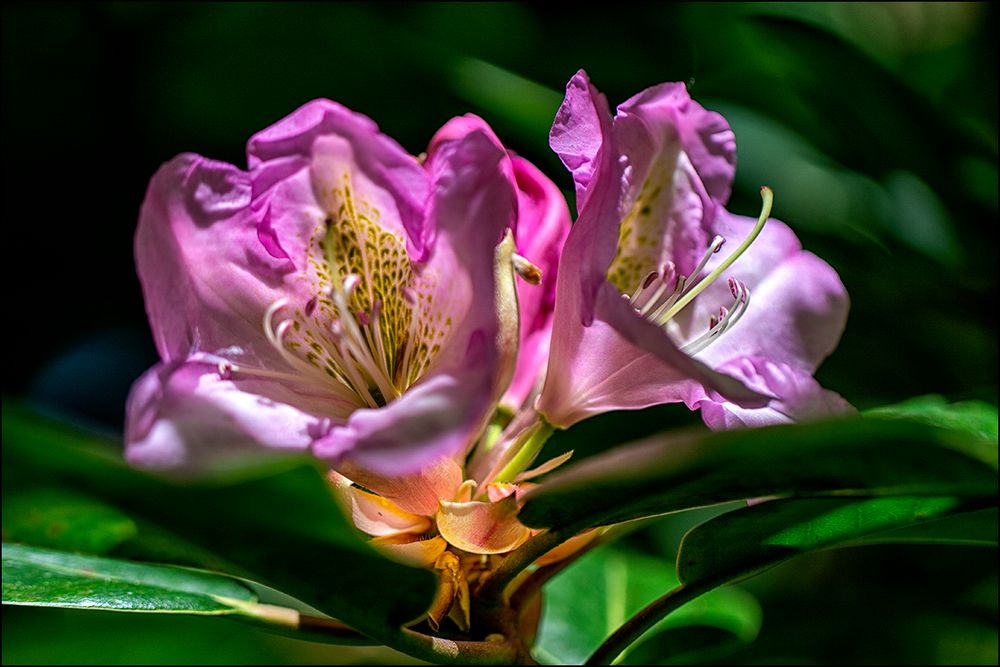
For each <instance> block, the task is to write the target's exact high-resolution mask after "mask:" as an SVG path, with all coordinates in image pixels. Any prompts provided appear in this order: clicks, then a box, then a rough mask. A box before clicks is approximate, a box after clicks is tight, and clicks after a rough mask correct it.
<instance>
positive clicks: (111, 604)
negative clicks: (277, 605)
mask: <svg viewBox="0 0 1000 667" xmlns="http://www.w3.org/2000/svg"><path fill="white" fill-rule="evenodd" d="M255 602H256V597H255V596H254V594H253V593H252V592H251V591H250V589H249V588H247V587H246V586H244V585H242V584H240V583H239V582H237V581H234V580H233V579H231V578H228V577H223V576H219V575H215V574H211V573H208V572H202V571H196V570H189V569H184V568H179V567H171V566H166V565H145V564H140V563H132V562H128V561H122V560H116V559H111V558H101V557H96V556H81V555H79V554H72V553H68V552H65V551H54V550H51V549H39V548H36V547H29V546H24V545H20V544H4V545H3V603H4V604H17V605H32V606H45V607H71V608H81V609H105V610H114V611H141V612H160V613H183V614H233V613H238V612H239V609H240V603H245V604H253V603H255Z"/></svg>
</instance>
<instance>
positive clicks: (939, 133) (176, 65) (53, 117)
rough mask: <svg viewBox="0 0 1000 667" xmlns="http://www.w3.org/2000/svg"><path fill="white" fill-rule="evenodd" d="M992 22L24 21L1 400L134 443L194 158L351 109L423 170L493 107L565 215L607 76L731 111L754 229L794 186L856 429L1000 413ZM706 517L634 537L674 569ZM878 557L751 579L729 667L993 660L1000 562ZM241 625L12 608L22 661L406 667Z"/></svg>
mask: <svg viewBox="0 0 1000 667" xmlns="http://www.w3.org/2000/svg"><path fill="white" fill-rule="evenodd" d="M996 14H997V9H996V6H995V5H991V4H987V3H911V2H907V3H860V4H855V3H740V4H726V3H677V4H667V3H642V4H623V3H618V4H617V5H615V6H613V7H611V8H607V9H604V10H602V11H599V12H595V11H585V10H580V9H570V8H568V7H566V6H561V5H542V4H522V3H377V4H369V3H336V4H318V3H317V4H313V3H302V4H297V3H273V4H253V3H185V4H168V3H135V4H131V3H104V4H83V3H72V4H70V3H64V4H60V3H31V4H28V3H5V4H4V5H3V6H2V17H0V18H2V21H0V36H2V44H0V49H2V51H0V54H2V58H0V75H2V87H0V101H2V113H3V122H2V126H0V141H2V148H3V150H2V154H3V165H4V166H3V169H4V177H3V184H4V185H3V187H4V197H3V204H2V207H3V208H2V211H3V217H4V220H5V221H6V227H5V228H6V231H7V237H6V239H5V247H6V248H8V249H9V251H10V250H13V252H9V253H8V258H7V259H8V261H6V262H5V263H4V266H5V268H4V270H5V272H6V280H7V284H8V285H10V286H11V287H9V288H8V290H7V299H8V322H11V325H10V326H8V327H7V329H6V332H5V334H6V337H7V340H8V344H7V347H8V350H9V352H8V354H7V355H5V358H4V371H5V372H4V392H5V394H10V393H15V394H21V395H29V396H30V397H32V398H34V399H35V400H36V401H38V402H40V403H42V404H45V405H48V406H50V407H51V408H54V409H57V410H61V411H62V412H64V413H67V414H70V415H73V416H74V417H76V418H78V419H83V420H89V421H91V422H94V423H98V424H103V425H104V427H105V428H107V429H108V430H110V431H114V430H116V429H119V428H120V424H121V420H122V413H123V404H124V397H125V393H126V391H127V389H128V386H129V384H130V383H131V381H132V380H133V379H134V378H135V377H136V376H137V375H138V374H139V373H140V372H141V371H142V370H144V368H145V367H147V366H148V365H151V364H152V363H153V362H154V361H155V353H154V351H153V348H152V344H151V341H150V337H149V334H148V329H147V326H146V323H145V316H144V311H143V306H142V300H141V295H140V292H139V287H138V281H137V280H136V279H135V277H134V268H133V265H132V254H131V243H132V233H133V231H134V226H135V221H136V216H137V211H138V207H139V203H140V201H141V199H142V196H143V193H144V190H145V186H146V183H147V182H148V179H149V177H150V176H151V175H152V173H153V172H154V171H155V169H156V168H157V166H158V165H159V164H160V163H162V162H164V161H166V160H167V159H169V158H170V157H172V156H173V155H175V154H177V153H179V152H182V151H195V152H198V153H201V154H204V155H207V156H210V157H214V158H218V159H223V160H228V161H230V162H233V163H236V164H240V165H242V164H245V161H244V160H245V158H244V156H243V146H244V144H245V142H246V140H247V138H248V137H249V136H250V135H251V134H252V133H253V132H256V131H257V130H260V129H262V128H263V127H265V126H267V125H268V124H270V123H272V122H274V121H276V120H277V119H279V118H281V117H282V116H284V115H285V114H287V113H288V112H290V111H291V110H293V109H294V108H295V107H297V106H298V105H300V104H302V103H304V102H306V101H308V100H310V99H313V98H316V97H329V98H331V99H334V100H337V101H339V102H341V103H343V104H345V105H346V106H348V107H350V108H352V109H355V110H357V111H360V112H363V113H366V114H368V115H369V116H371V117H372V118H374V119H375V120H376V121H377V122H378V123H379V125H380V126H381V128H382V129H383V130H384V131H385V132H386V133H388V134H389V135H390V136H392V137H394V138H396V139H397V140H398V141H400V143H402V145H403V146H404V147H405V148H407V149H408V150H409V151H411V152H413V153H419V152H420V151H421V150H423V147H424V145H425V144H426V141H427V140H428V139H429V137H430V136H431V134H432V133H433V132H434V130H436V129H437V128H438V127H439V126H440V125H441V124H443V123H444V122H445V121H446V120H447V119H448V118H449V117H451V116H453V115H456V114H461V113H466V112H469V111H472V112H474V113H477V114H480V115H482V116H483V117H484V118H485V119H486V120H487V121H489V122H490V123H491V124H492V125H493V127H494V128H495V129H496V131H497V133H498V134H499V135H500V136H501V137H502V138H503V139H504V141H505V142H506V143H507V145H508V146H510V147H511V148H513V149H514V150H516V151H518V152H519V153H521V154H523V155H524V156H526V157H528V158H529V159H531V160H532V161H534V162H535V163H536V164H538V165H539V166H540V167H541V168H542V169H543V170H545V171H546V172H547V173H548V174H549V175H550V176H551V177H552V178H553V179H554V180H556V182H557V183H559V185H560V186H562V187H563V188H565V189H566V190H567V192H568V191H569V189H570V181H569V178H568V177H567V175H566V173H565V171H564V170H563V168H562V167H561V165H560V164H559V163H558V160H557V159H556V158H555V156H554V155H553V154H552V153H551V151H549V149H548V147H547V132H548V127H549V125H550V123H551V119H552V115H553V114H554V112H555V109H556V107H557V105H558V103H559V101H560V99H561V91H562V88H563V86H564V84H565V82H566V80H568V79H569V77H570V76H571V75H572V74H573V73H574V72H575V71H576V70H577V69H579V68H585V69H586V70H587V71H588V73H589V74H590V76H591V78H592V80H593V81H594V83H595V84H596V85H597V86H598V88H600V89H601V90H602V91H604V92H605V93H606V94H607V96H608V99H609V101H610V102H611V103H612V105H614V104H617V103H619V102H621V101H624V100H625V99H627V98H628V97H629V96H631V95H632V94H634V93H636V92H638V91H640V90H642V89H643V88H645V87H647V86H649V85H652V84H655V83H659V82H661V81H685V82H687V83H688V86H689V88H690V91H691V94H692V96H693V97H694V98H695V99H697V100H698V101H700V102H701V103H703V104H704V105H705V106H707V107H709V108H712V109H715V110H718V111H720V112H722V113H723V114H724V115H726V117H727V118H728V119H729V121H730V123H731V124H732V126H733V128H734V130H735V132H736V135H737V141H738V157H739V163H738V170H737V177H736V186H735V191H734V195H733V200H732V204H731V208H732V209H733V210H734V211H736V212H740V213H754V212H756V210H757V201H756V200H757V189H758V187H759V186H760V185H761V184H768V185H770V186H771V187H772V188H773V189H774V191H775V193H776V207H775V214H776V216H777V217H779V218H781V219H783V220H784V221H786V222H787V223H789V224H790V225H791V226H792V228H793V229H794V230H795V231H796V232H797V233H798V234H799V236H800V238H801V239H802V241H803V244H804V245H805V247H806V248H808V249H810V250H812V251H814V252H815V253H816V254H818V255H820V256H821V257H823V258H824V259H826V260H827V261H828V262H829V263H830V264H832V265H833V266H834V267H835V268H836V269H837V271H838V272H839V273H840V275H841V278H842V279H843V281H844V283H845V285H846V286H847V288H848V291H849V293H850V294H851V299H852V310H851V315H850V319H849V322H848V327H847V330H846V332H845V334H844V338H843V340H842V342H841V345H840V346H839V348H838V349H837V350H836V351H835V352H834V354H833V355H832V356H831V358H830V359H829V360H828V361H827V362H826V363H825V364H824V366H823V367H821V369H820V371H819V373H818V378H819V380H820V381H821V382H822V383H823V384H824V385H825V386H827V387H828V388H830V389H833V390H836V391H838V392H840V393H841V394H843V395H844V396H845V397H846V398H847V399H848V400H850V401H851V402H852V403H854V404H855V405H857V406H858V407H860V408H869V407H874V406H879V405H883V404H886V403H890V402H896V401H899V400H903V399H906V398H909V397H911V396H914V395H919V394H927V393H939V394H943V395H944V396H946V397H947V398H948V399H950V400H964V399H973V398H975V399H983V400H986V401H988V402H991V403H993V404H995V403H996V392H997V316H996V309H995V304H996V300H997V292H996V283H997V250H996V247H997V245H996V222H997V64H996V63H997V53H996V51H997V39H996V37H997V35H996V18H997V16H996ZM693 421H697V417H694V416H692V415H690V414H689V413H688V412H687V411H686V410H684V409H683V408H679V407H678V406H663V407H658V408H654V409H650V410H646V411H642V412H639V413H627V414H626V413H619V414H614V415H606V416H602V417H598V418H595V419H592V420H590V421H588V422H584V423H583V424H581V425H580V426H579V427H577V428H576V429H574V430H573V431H572V432H571V433H561V434H559V435H557V437H555V438H553V439H552V441H551V442H550V445H549V447H551V448H552V449H553V450H558V449H560V448H562V449H565V448H567V447H568V446H572V447H575V448H576V449H577V456H578V457H583V456H585V455H586V454H587V453H589V451H599V450H603V449H605V448H606V447H608V446H609V445H610V444H613V443H615V442H620V441H624V440H628V439H632V438H635V437H640V436H642V435H644V434H646V433H650V432H653V431H659V430H662V429H664V428H667V427H670V426H675V425H682V424H689V423H691V422H693ZM994 433H995V431H994ZM570 438H571V439H572V444H570ZM547 451H548V450H547ZM5 482H6V479H5ZM5 509H6V508H5ZM67 511H72V508H70V507H68V506H67ZM689 520H690V519H682V518H678V517H674V518H671V519H667V520H664V521H663V522H661V523H660V524H658V527H657V528H656V529H655V530H654V529H650V530H647V531H643V532H640V533H637V534H634V535H633V536H632V537H631V538H630V541H631V542H632V545H633V546H635V547H638V548H641V549H646V550H648V551H651V552H654V553H658V554H659V553H662V552H663V550H664V549H666V548H668V545H669V544H671V543H672V542H671V540H673V539H674V537H675V536H676V535H677V534H678V533H679V532H680V530H681V529H680V527H679V526H680V525H682V524H683V523H684V522H685V521H689ZM127 528H128V526H127V525H126V524H123V528H122V529H123V530H126V529H127ZM674 548H675V547H674ZM866 549H868V551H866V552H865V556H864V557H858V556H857V555H856V554H846V553H839V552H838V553H831V554H819V555H813V556H808V557H806V558H805V559H803V561H797V562H794V563H790V564H788V565H783V566H781V567H779V568H777V569H775V570H773V571H771V572H770V573H768V574H766V575H764V576H763V577H760V578H759V579H756V580H754V581H752V582H750V584H749V586H750V587H752V588H753V592H754V593H755V595H757V597H758V598H759V599H760V600H761V603H762V606H763V607H764V609H765V610H766V621H765V623H764V626H763V627H762V630H761V635H760V637H759V638H758V641H757V642H755V643H754V644H753V645H751V646H750V647H749V648H747V649H746V650H745V651H744V652H743V653H741V654H738V655H736V656H734V658H735V659H738V660H740V661H756V662H761V661H764V662H767V661H778V660H780V661H791V662H819V663H828V662H836V661H839V660H844V661H848V662H893V661H901V662H985V663H990V662H992V663H995V662H996V659H997V655H996V575H995V572H996V570H995V562H992V559H993V558H994V556H995V554H983V553H981V552H982V551H987V550H976V553H975V554H971V555H970V554H969V553H968V552H966V551H963V550H960V549H958V548H955V547H899V546H892V547H867V548H866ZM852 558H853V560H852ZM915 582H916V583H915ZM817 601H821V604H819V603H817ZM861 601H863V604H860V605H859V603H860V602H861ZM202 623H205V624H209V625H208V626H206V625H202ZM224 623H225V622H224V621H215V620H207V621H200V620H197V619H196V620H192V619H169V620H163V619H150V618H128V619H124V618H121V617H120V616H117V617H115V618H111V617H110V615H109V614H95V615H94V616H88V617H87V618H85V619H84V618H79V617H78V616H72V615H71V614H70V613H69V612H61V611H52V610H35V609H31V610H24V609H16V610H9V609H8V610H6V611H5V614H4V640H5V641H4V662H11V663H23V662H95V663H99V662H105V661H106V662H133V661H134V662H143V661H148V662H177V663H184V662H194V663H200V662H202V661H205V660H213V661H218V662H223V663H224V662H248V663H252V662H258V661H268V662H301V663H309V662H326V663H329V662H337V661H362V662H363V661H371V662H381V661H385V660H393V661H395V660H399V659H401V658H400V657H399V656H398V655H396V656H393V657H386V655H384V654H379V653H377V652H376V653H372V651H373V649H359V648H354V647H351V648H347V647H315V646H312V645H308V644H304V643H301V642H294V641H293V640H286V639H278V638H274V637H272V636H269V635H264V634H262V633H259V632H257V631H255V630H254V629H253V628H248V627H243V626H240V627H238V628H236V629H235V630H234V629H231V627H230V625H232V624H230V625H227V626H225V628H226V629H225V631H224V632H222V633H221V635H220V633H219V632H218V631H215V630H212V631H210V630H208V629H206V628H207V627H210V626H213V624H214V625H221V624H224ZM804 627H805V628H808V630H805V631H804V630H803V628H804ZM54 636H58V637H59V639H60V641H58V642H55V641H53V637H54ZM108 636H114V638H115V641H107V640H106V637H108ZM177 636H183V637H185V638H186V641H183V642H178V641H175V637H177ZM219 637H223V639H219ZM234 637H237V638H238V639H233V638H234ZM887 637H892V638H893V640H892V641H887V640H886V638H887ZM352 651H360V652H361V653H352ZM730 659H733V658H730Z"/></svg>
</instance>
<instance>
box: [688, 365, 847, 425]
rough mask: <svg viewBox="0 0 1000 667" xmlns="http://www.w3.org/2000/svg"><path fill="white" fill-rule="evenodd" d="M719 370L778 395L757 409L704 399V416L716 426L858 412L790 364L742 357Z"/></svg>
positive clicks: (782, 421) (826, 416) (765, 422)
mask: <svg viewBox="0 0 1000 667" xmlns="http://www.w3.org/2000/svg"><path fill="white" fill-rule="evenodd" d="M719 370H721V371H724V372H727V373H731V374H732V375H734V376H736V377H739V378H740V379H742V380H743V381H744V382H745V383H746V384H747V386H748V387H752V388H753V389H756V390H757V391H760V392H762V393H769V394H771V395H773V396H776V397H777V399H775V400H773V401H771V403H770V404H769V405H767V406H766V407H763V408H757V409H747V408H741V407H739V406H738V405H734V404H732V403H729V402H726V401H717V400H712V399H706V400H704V401H702V402H701V417H702V419H703V420H704V422H705V423H706V424H707V425H708V426H709V427H710V428H713V429H728V428H739V427H744V426H766V425H768V424H782V423H789V422H799V421H810V420H815V419H823V418H828V417H834V416H837V415H848V414H853V413H855V412H856V410H855V409H854V408H853V407H852V406H851V404H850V403H848V402H847V401H845V400H844V399H843V398H842V397H841V396H840V395H839V394H837V393H835V392H832V391H828V390H826V389H823V388H822V387H821V386H820V385H819V383H818V382H816V380H814V379H813V378H812V376H811V375H810V374H809V373H806V372H803V371H801V370H797V369H795V368H793V367H791V366H789V365H788V364H783V363H777V362H773V361H769V360H767V359H764V358H762V357H739V358H736V359H732V360H730V361H729V362H727V363H726V364H723V365H722V366H721V367H720V369H719Z"/></svg>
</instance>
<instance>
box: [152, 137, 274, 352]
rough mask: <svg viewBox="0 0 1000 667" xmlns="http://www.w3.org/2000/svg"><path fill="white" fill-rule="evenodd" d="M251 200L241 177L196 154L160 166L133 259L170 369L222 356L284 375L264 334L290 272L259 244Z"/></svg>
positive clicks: (230, 168) (233, 169) (159, 346)
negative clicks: (190, 359)
mask: <svg viewBox="0 0 1000 667" xmlns="http://www.w3.org/2000/svg"><path fill="white" fill-rule="evenodd" d="M250 190H251V187H250V178H249V176H248V175H247V174H246V173H245V172H243V171H240V170H239V169H237V168H236V167H234V166H232V165H229V164H226V163H223V162H216V161H214V160H208V159H206V158H203V157H200V156H198V155H193V154H190V153H186V154H183V155H179V156H177V157H176V158H174V159H173V160H171V161H170V162H168V163H166V164H165V165H163V166H162V167H161V168H160V169H159V171H157V172H156V174H155V175H154V176H153V179H152V180H151V181H150V184H149V189H148V190H147V191H146V197H145V199H144V201H143V204H142V209H141V212H140V215H139V225H138V228H137V230H136V235H135V257H136V268H137V271H138V274H139V280H140V282H141V283H142V290H143V296H144V297H145V301H146V312H147V314H148V315H149V321H150V325H151V326H152V329H153V337H154V339H155V341H156V348H157V350H158V351H159V353H160V357H161V358H162V359H164V360H165V361H174V360H178V359H180V360H183V359H185V358H186V357H187V356H188V355H189V354H190V353H192V352H194V351H205V352H213V353H214V352H219V351H222V350H226V351H227V352H228V356H229V357H231V358H239V359H240V360H241V361H245V362H247V363H252V364H254V365H258V366H264V367H274V366H278V367H284V364H283V363H282V362H281V361H280V359H279V358H278V355H277V354H276V353H275V351H274V350H273V349H272V348H271V347H270V346H269V345H268V344H267V343H266V340H265V338H264V336H263V335H262V330H261V326H262V322H263V317H264V312H265V310H266V309H267V306H268V305H269V304H270V303H272V302H273V301H274V300H275V299H277V298H279V297H280V296H281V293H282V292H281V285H282V282H283V280H284V277H285V275H286V274H287V273H288V270H289V266H288V262H286V261H282V260H279V259H276V258H275V257H273V256H271V254H269V253H268V252H267V250H266V248H265V246H264V245H263V244H262V243H261V242H260V240H259V238H258V223H259V219H258V216H257V215H256V214H255V213H254V212H253V211H252V210H251V206H250ZM234 343H238V345H239V346H238V347H236V348H234V347H233V345H234Z"/></svg>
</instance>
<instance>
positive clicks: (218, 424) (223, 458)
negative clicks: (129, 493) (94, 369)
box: [125, 361, 338, 473]
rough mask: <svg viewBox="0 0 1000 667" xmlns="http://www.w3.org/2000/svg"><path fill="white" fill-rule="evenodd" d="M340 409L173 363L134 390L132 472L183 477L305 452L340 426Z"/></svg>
mask: <svg viewBox="0 0 1000 667" xmlns="http://www.w3.org/2000/svg"><path fill="white" fill-rule="evenodd" d="M335 407H336V406H335V403H334V402H333V401H331V399H330V397H328V396H323V395H313V396H310V395H302V394H297V393H294V392H292V391H291V390H289V389H288V388H286V387H283V386H282V385H280V384H278V383H276V382H271V381H268V380H223V379H222V378H221V377H220V376H219V373H218V370H217V367H215V366H213V365H211V364H206V363H201V362H197V361H190V362H184V361H173V362H168V363H164V364H160V365H158V366H155V367H153V368H152V369H150V370H149V371H147V372H146V373H145V374H144V375H143V376H142V377H140V378H139V379H138V380H137V381H136V383H135V384H134V385H133V387H132V391H131V393H130V394H129V398H128V405H127V409H126V412H127V418H126V423H125V445H126V450H125V457H126V459H127V460H128V462H129V463H130V464H131V465H134V466H136V467H140V468H147V469H154V470H166V469H170V470H174V471H177V472H180V473H193V472H200V471H204V470H207V469H212V468H216V467H234V466H240V465H246V464H248V463H256V462H259V461H260V460H261V458H263V457H265V456H267V455H269V454H270V455H276V454H281V453H284V454H289V453H296V452H303V453H304V452H306V451H307V450H308V448H309V446H310V444H311V443H312V442H313V440H314V439H315V438H317V437H320V436H321V435H322V433H323V432H324V431H325V430H326V429H328V428H329V427H330V424H332V423H334V421H335V420H336V419H338V416H337V415H336V414H334V412H333V411H334V409H335Z"/></svg>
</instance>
